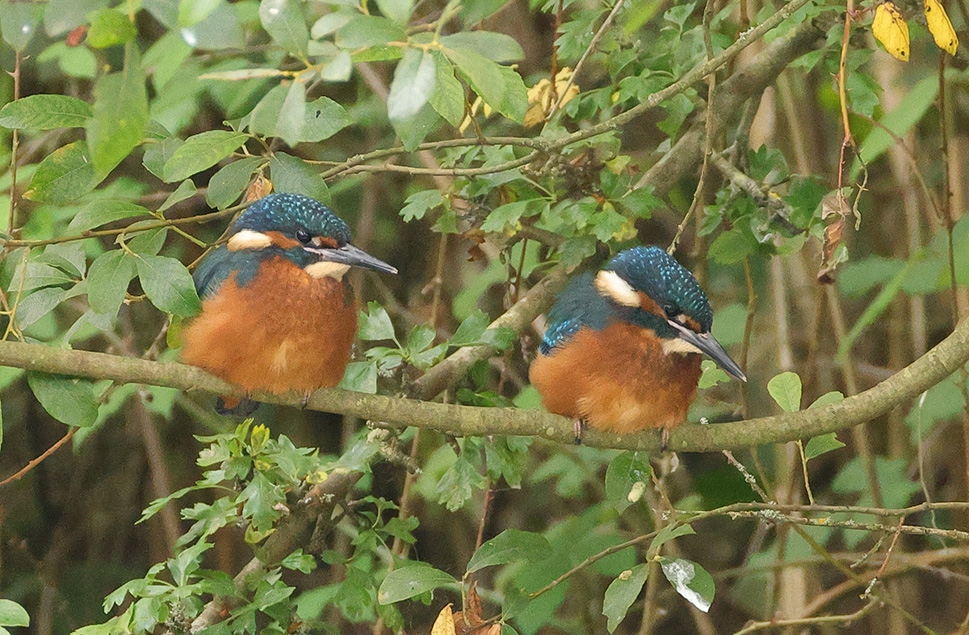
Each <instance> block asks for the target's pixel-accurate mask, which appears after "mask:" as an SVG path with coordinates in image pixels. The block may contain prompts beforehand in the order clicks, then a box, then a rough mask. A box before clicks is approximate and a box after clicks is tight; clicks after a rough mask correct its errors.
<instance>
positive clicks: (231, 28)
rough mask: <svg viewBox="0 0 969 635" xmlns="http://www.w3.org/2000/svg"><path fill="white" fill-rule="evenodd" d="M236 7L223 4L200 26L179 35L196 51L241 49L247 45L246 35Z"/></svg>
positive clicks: (182, 30)
mask: <svg viewBox="0 0 969 635" xmlns="http://www.w3.org/2000/svg"><path fill="white" fill-rule="evenodd" d="M236 6H237V5H232V6H230V5H229V4H228V3H225V2H222V3H220V4H219V6H217V7H216V8H215V11H213V12H212V13H210V14H209V16H208V17H207V18H205V19H204V20H202V21H201V22H199V23H198V24H196V25H194V26H191V27H187V28H181V29H179V34H180V35H181V37H182V39H184V40H185V41H186V42H187V43H189V44H191V45H192V48H195V49H205V50H219V49H229V48H236V49H241V48H243V47H244V46H245V45H246V35H245V33H244V32H243V30H242V24H241V23H240V21H239V14H240V13H241V11H239V10H237V9H236Z"/></svg>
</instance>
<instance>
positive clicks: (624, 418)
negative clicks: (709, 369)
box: [529, 322, 700, 433]
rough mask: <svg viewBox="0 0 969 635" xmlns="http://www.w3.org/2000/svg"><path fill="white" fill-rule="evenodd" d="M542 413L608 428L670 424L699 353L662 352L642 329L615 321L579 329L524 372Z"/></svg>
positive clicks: (696, 370)
mask: <svg viewBox="0 0 969 635" xmlns="http://www.w3.org/2000/svg"><path fill="white" fill-rule="evenodd" d="M529 379H530V380H531V382H532V385H534V386H535V388H536V389H537V390H538V392H539V394H541V396H542V405H544V406H545V409H546V410H548V411H549V412H554V413H556V414H560V415H564V416H566V417H571V418H573V419H582V420H584V421H585V422H586V423H587V424H588V425H589V426H590V427H592V428H596V429H599V430H606V431H611V432H619V433H626V432H634V431H637V430H643V429H646V428H661V427H662V428H672V427H674V426H677V425H679V424H681V423H684V422H685V421H686V412H687V410H688V409H689V407H690V404H691V403H692V402H693V399H694V397H696V385H697V381H698V380H699V379H700V355H699V354H694V353H688V354H680V353H676V352H670V353H669V354H667V353H665V352H664V351H663V345H662V342H661V341H660V339H659V338H657V337H656V335H655V333H654V332H653V331H652V330H650V329H644V328H641V327H637V326H633V325H631V324H626V323H623V322H615V323H613V324H611V325H609V326H607V327H606V328H605V329H603V330H602V331H595V330H593V329H588V328H585V329H582V330H581V331H579V332H578V333H576V334H575V335H574V336H573V337H572V338H571V339H569V341H568V342H566V343H565V344H564V345H562V346H560V347H557V348H556V349H554V350H553V351H552V352H551V354H550V355H541V354H540V355H539V356H538V359H536V360H535V362H534V363H533V364H532V367H531V370H530V371H529Z"/></svg>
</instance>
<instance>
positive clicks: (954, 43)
mask: <svg viewBox="0 0 969 635" xmlns="http://www.w3.org/2000/svg"><path fill="white" fill-rule="evenodd" d="M925 21H926V22H927V23H928V25H929V33H931V34H932V37H933V38H935V45H936V46H938V47H939V48H940V49H942V50H943V51H945V52H946V53H948V54H949V55H955V54H956V51H958V50H959V36H957V35H956V30H955V29H953V28H952V22H950V21H949V16H948V15H946V13H945V9H944V8H943V7H942V5H941V4H940V3H939V0H925Z"/></svg>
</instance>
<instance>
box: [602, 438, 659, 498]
mask: <svg viewBox="0 0 969 635" xmlns="http://www.w3.org/2000/svg"><path fill="white" fill-rule="evenodd" d="M651 481H652V468H651V467H650V466H649V456H648V455H645V454H640V453H639V452H632V451H628V452H623V453H622V454H620V455H619V456H617V457H616V458H614V459H613V460H611V461H609V466H608V467H607V468H606V483H605V485H606V498H607V499H608V500H609V502H611V503H613V504H615V506H616V508H617V509H618V511H620V512H622V511H623V510H624V509H626V508H627V507H629V506H630V505H632V504H633V503H634V502H636V501H638V500H639V498H641V497H642V495H643V493H644V492H645V489H646V487H648V486H649V483H650V482H651Z"/></svg>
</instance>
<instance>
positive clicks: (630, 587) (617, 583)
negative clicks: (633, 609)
mask: <svg viewBox="0 0 969 635" xmlns="http://www.w3.org/2000/svg"><path fill="white" fill-rule="evenodd" d="M647 577H649V565H648V564H638V565H636V566H635V567H633V568H632V569H627V570H625V571H623V572H622V573H620V574H619V576H618V577H617V578H616V579H615V580H613V581H612V582H611V583H610V584H609V588H607V589H606V594H605V596H603V598H602V614H603V615H605V616H606V629H607V630H608V631H609V632H610V633H612V632H613V631H615V630H616V627H617V626H619V623H620V622H622V620H623V618H625V617H626V612H627V611H629V607H630V606H632V605H633V602H635V601H636V598H637V597H639V593H640V592H641V591H642V590H643V585H644V584H646V578H647Z"/></svg>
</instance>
